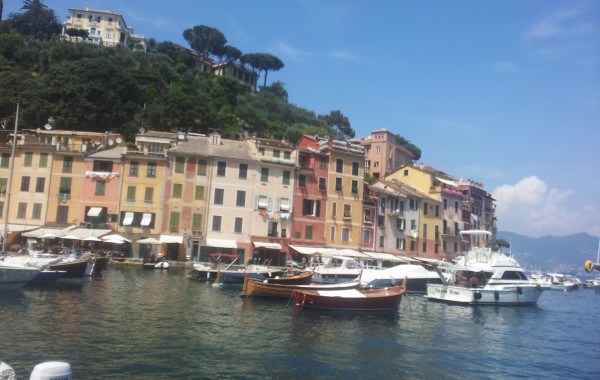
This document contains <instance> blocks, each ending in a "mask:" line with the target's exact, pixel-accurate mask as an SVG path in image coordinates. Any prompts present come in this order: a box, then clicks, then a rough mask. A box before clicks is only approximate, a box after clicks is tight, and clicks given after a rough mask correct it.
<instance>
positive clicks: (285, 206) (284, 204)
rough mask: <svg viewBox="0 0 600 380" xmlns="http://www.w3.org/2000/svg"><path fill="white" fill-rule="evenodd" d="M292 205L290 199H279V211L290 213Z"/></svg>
mask: <svg viewBox="0 0 600 380" xmlns="http://www.w3.org/2000/svg"><path fill="white" fill-rule="evenodd" d="M290 203H291V202H290V199H289V198H279V211H283V212H289V211H290V206H291V205H290Z"/></svg>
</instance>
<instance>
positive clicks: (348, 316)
mask: <svg viewBox="0 0 600 380" xmlns="http://www.w3.org/2000/svg"><path fill="white" fill-rule="evenodd" d="M240 292H241V286H239V285H228V286H221V287H213V286H212V284H211V283H210V282H205V281H197V280H192V279H190V278H188V277H187V276H186V270H185V269H184V268H178V267H172V268H170V269H169V270H168V271H158V270H155V271H147V270H143V269H142V267H141V266H139V265H131V266H127V267H125V266H123V267H115V266H109V268H107V270H105V271H104V272H102V275H101V276H90V277H89V278H87V279H86V280H85V281H84V282H83V283H81V284H79V285H72V284H56V285H52V286H46V287H30V286H26V287H24V288H22V289H21V290H18V291H11V292H2V293H0V300H1V302H2V308H1V309H0V320H2V323H3V326H15V328H3V329H1V330H0V341H2V342H3V343H4V344H3V346H2V348H1V349H0V357H2V360H3V361H5V362H6V363H9V364H10V365H11V366H12V367H13V368H14V369H15V372H16V373H17V376H18V378H27V377H28V375H29V373H30V372H31V370H32V368H33V367H34V365H36V364H37V363H41V362H44V361H49V360H57V361H66V362H68V363H70V364H71V367H72V371H73V378H74V379H76V378H80V379H81V378H94V379H103V378H107V379H108V378H127V379H163V378H180V379H183V378H195V379H200V378H206V379H213V378H265V377H267V378H274V379H277V378H300V377H310V378H321V379H334V378H347V379H358V378H374V377H378V378H383V377H389V378H447V379H455V378H472V379H475V378H477V379H496V378H514V377H526V378H534V377H540V376H542V377H544V378H548V379H554V378H556V379H558V378H564V377H569V378H578V379H592V378H595V377H596V375H597V373H598V371H599V370H600V364H599V363H598V360H597V358H598V357H600V349H599V348H598V344H597V343H598V342H597V337H596V334H593V333H590V328H591V329H592V330H593V328H594V326H595V325H596V323H595V320H596V318H597V315H598V313H600V302H598V301H599V296H600V295H598V294H596V293H594V292H593V291H591V290H587V289H581V290H578V291H574V292H569V293H566V295H565V294H563V293H562V292H545V293H544V295H543V296H542V297H541V298H540V300H539V302H538V303H537V305H535V306H525V307H523V306H520V307H513V306H501V307H500V306H497V307H496V306H488V307H485V306H484V307H464V306H457V305H447V304H443V303H435V302H428V301H427V299H426V298H425V297H424V295H423V294H418V293H413V294H407V295H405V297H404V298H403V300H402V302H401V303H400V306H399V308H398V309H397V311H396V312H394V313H387V312H386V313H378V312H338V311H333V312H332V311H322V310H310V309H304V308H303V309H301V310H299V309H297V308H296V307H294V305H293V303H292V302H291V301H288V300H285V299H261V298H242V297H240ZM549 336H550V337H552V339H548V337H549ZM567 352H568V354H565V353H567Z"/></svg>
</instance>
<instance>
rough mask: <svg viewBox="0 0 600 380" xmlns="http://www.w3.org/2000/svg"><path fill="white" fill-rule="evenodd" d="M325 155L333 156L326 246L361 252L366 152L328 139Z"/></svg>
mask: <svg viewBox="0 0 600 380" xmlns="http://www.w3.org/2000/svg"><path fill="white" fill-rule="evenodd" d="M319 148H320V150H321V152H323V153H327V154H328V156H329V175H328V178H327V209H326V219H325V244H326V245H327V246H328V247H333V248H350V249H355V250H358V249H360V245H361V232H362V230H361V226H362V216H363V211H362V201H363V191H364V189H363V182H364V149H363V147H362V146H361V145H359V144H353V143H350V142H345V141H338V140H333V139H330V138H324V139H320V140H319Z"/></svg>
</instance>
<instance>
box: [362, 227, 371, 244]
mask: <svg viewBox="0 0 600 380" xmlns="http://www.w3.org/2000/svg"><path fill="white" fill-rule="evenodd" d="M362 242H363V244H364V245H369V244H371V230H363V241H362Z"/></svg>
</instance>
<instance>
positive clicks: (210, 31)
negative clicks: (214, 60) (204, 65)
mask: <svg viewBox="0 0 600 380" xmlns="http://www.w3.org/2000/svg"><path fill="white" fill-rule="evenodd" d="M183 38H184V39H185V40H186V41H187V42H188V44H189V45H190V47H191V48H192V49H193V50H194V51H196V52H198V53H199V54H200V55H201V56H202V57H203V58H204V59H208V58H210V56H211V55H218V54H220V53H221V52H222V51H223V48H224V47H225V44H226V43H227V38H225V35H224V34H223V33H221V32H220V31H219V30H218V29H215V28H211V27H209V26H206V25H196V26H194V27H193V28H189V29H186V30H184V31H183Z"/></svg>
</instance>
